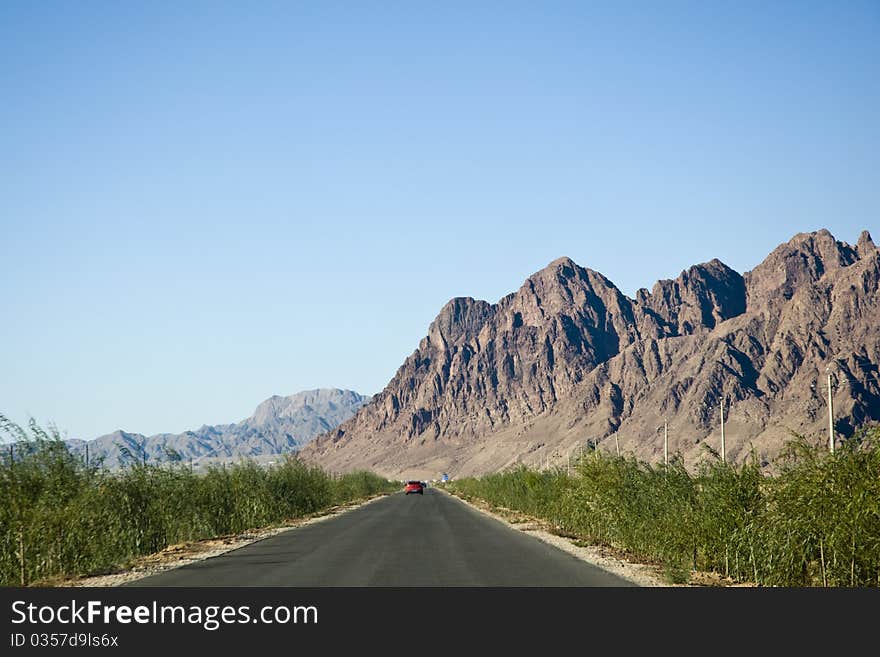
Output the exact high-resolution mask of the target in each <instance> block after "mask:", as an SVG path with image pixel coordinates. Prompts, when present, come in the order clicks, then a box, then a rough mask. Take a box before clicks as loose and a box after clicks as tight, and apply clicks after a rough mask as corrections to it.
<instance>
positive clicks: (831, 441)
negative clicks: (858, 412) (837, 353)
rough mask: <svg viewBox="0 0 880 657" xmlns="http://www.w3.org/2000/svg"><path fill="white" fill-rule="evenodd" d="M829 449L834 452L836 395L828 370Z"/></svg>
mask: <svg viewBox="0 0 880 657" xmlns="http://www.w3.org/2000/svg"><path fill="white" fill-rule="evenodd" d="M828 449H829V450H831V453H832V454H834V397H833V396H832V394H831V372H828Z"/></svg>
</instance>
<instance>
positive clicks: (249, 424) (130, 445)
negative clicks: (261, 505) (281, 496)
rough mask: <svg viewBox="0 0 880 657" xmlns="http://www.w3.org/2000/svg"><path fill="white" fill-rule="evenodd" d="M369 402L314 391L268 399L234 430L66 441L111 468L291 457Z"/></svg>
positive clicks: (227, 427)
mask: <svg viewBox="0 0 880 657" xmlns="http://www.w3.org/2000/svg"><path fill="white" fill-rule="evenodd" d="M369 400H370V397H368V396H364V395H360V394H358V393H356V392H354V391H352V390H338V389H334V388H330V389H318V390H307V391H304V392H299V393H297V394H295V395H290V396H287V397H280V396H277V395H275V396H272V397H270V398H269V399H267V400H265V401H264V402H262V403H261V404H260V405H259V406H257V408H256V410H255V411H254V413H253V415H251V416H250V417H248V418H246V419H244V420H242V421H241V422H238V423H234V424H218V425H203V426H202V427H201V428H199V429H196V430H194V431H184V432H183V433H179V434H171V433H160V434H156V435H153V436H144V435H143V434H139V433H129V432H127V431H122V430H118V431H114V432H113V433H110V434H107V435H104V436H100V437H99V438H95V439H94V440H90V441H82V440H71V441H68V445H69V446H70V448H71V451H73V452H74V453H79V454H83V455H84V454H85V449H86V445H88V451H89V460H90V461H95V460H96V459H103V462H104V465H105V466H106V467H108V468H111V469H112V468H116V467H120V466H122V465H125V464H126V463H127V462H129V461H131V460H133V459H137V460H146V461H147V462H148V463H164V462H167V461H169V460H183V461H189V460H190V459H192V460H193V461H194V462H195V463H197V464H208V463H211V462H222V461H225V460H236V459H239V458H255V459H258V460H259V458H260V457H268V456H272V455H278V454H284V453H291V452H296V451H297V450H298V449H300V448H301V447H302V446H303V445H304V444H306V443H307V442H308V441H310V440H312V439H313V438H314V437H315V436H317V435H318V434H321V433H324V432H326V431H328V430H330V429H332V428H334V427H336V426H337V425H338V424H340V423H341V422H343V421H345V420H347V419H348V418H350V417H351V416H352V415H354V413H355V412H356V411H357V410H358V409H359V408H360V407H361V406H363V405H364V404H365V403H367V402H368V401H369Z"/></svg>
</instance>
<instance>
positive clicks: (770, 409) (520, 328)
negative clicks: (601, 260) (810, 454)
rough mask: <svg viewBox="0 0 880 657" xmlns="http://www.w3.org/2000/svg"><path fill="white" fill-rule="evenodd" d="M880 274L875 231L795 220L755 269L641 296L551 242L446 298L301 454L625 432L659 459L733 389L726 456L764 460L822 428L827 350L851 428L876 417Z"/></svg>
mask: <svg viewBox="0 0 880 657" xmlns="http://www.w3.org/2000/svg"><path fill="white" fill-rule="evenodd" d="M878 283H880V259H878V251H877V247H876V246H875V245H874V243H873V240H872V239H871V236H870V233H868V232H867V231H863V232H862V234H861V235H860V237H859V240H858V243H857V244H856V246H850V245H849V244H847V243H845V242H839V241H837V240H836V239H835V238H834V236H833V235H831V233H830V232H829V231H827V230H825V229H822V230H819V231H814V232H811V233H798V234H796V235H795V236H794V237H792V238H791V239H790V240H789V241H788V242H786V243H783V244H781V245H779V246H778V247H777V248H776V249H774V250H773V251H772V252H771V253H770V254H769V255H768V256H767V257H766V258H765V259H764V261H762V262H761V263H760V264H759V265H757V266H756V267H755V268H753V269H752V270H750V271H748V272H745V273H744V274H739V273H738V272H736V271H734V270H733V269H732V268H730V267H728V266H727V265H725V264H724V263H723V262H721V261H720V260H718V259H712V260H710V261H708V262H706V263H700V264H698V265H694V266H692V267H689V268H688V269H685V270H683V271H682V272H681V274H680V275H679V276H678V277H676V278H675V279H666V280H660V281H657V283H655V285H654V286H653V288H652V290H651V291H650V292H648V290H647V289H644V288H643V289H640V290H639V291H637V293H636V295H635V298H633V299H630V298H629V297H627V296H626V295H624V294H623V293H622V292H621V291H620V290H619V289H618V288H617V287H616V286H615V285H614V284H613V283H612V282H611V281H609V280H608V279H607V278H606V277H604V276H603V275H602V274H600V273H599V272H595V271H593V270H591V269H588V268H585V267H581V266H580V265H577V264H576V263H575V262H574V261H573V260H572V259H571V258H569V257H561V258H557V259H556V260H554V261H552V262H551V263H550V264H549V265H547V267H545V268H543V269H541V270H540V271H538V272H535V273H534V274H532V275H531V276H529V277H528V278H527V279H526V281H525V282H524V283H523V284H522V285H521V286H520V288H519V289H518V290H516V291H515V292H512V293H510V294H508V295H506V296H504V297H502V298H501V299H500V300H499V301H498V302H497V303H495V304H490V303H488V302H486V301H481V300H475V299H473V298H471V297H457V298H454V299H452V300H450V301H449V302H448V303H447V304H445V305H444V306H443V308H442V309H441V310H440V312H439V314H438V316H437V318H436V319H435V320H434V321H433V322H432V323H431V324H430V326H429V328H428V334H427V335H426V336H425V337H424V338H423V339H422V340H421V341H420V343H419V345H418V347H417V348H416V350H415V351H414V352H413V353H412V354H411V355H410V356H409V357H407V358H406V359H405V361H404V363H403V364H402V365H401V366H400V368H399V369H398V371H397V373H396V374H395V376H394V378H393V379H392V380H391V381H390V382H389V384H388V385H387V386H386V388H385V389H384V390H383V391H382V392H381V393H379V394H377V395H375V397H374V398H373V400H372V402H371V403H369V404H367V405H365V406H364V407H363V408H362V409H360V411H359V412H358V413H357V414H356V415H355V416H354V417H352V418H351V419H349V420H347V421H346V422H344V423H342V424H341V425H340V426H339V427H337V428H335V429H333V430H331V431H329V432H327V433H325V434H323V435H321V436H319V437H318V438H317V439H316V440H315V441H314V442H312V443H311V444H310V445H309V446H307V447H305V448H304V449H303V451H302V455H303V457H305V458H308V459H311V460H314V461H315V462H316V463H319V464H322V465H325V466H327V467H332V468H333V469H337V470H344V469H348V468H354V467H371V468H374V469H376V470H377V471H379V472H381V473H384V474H388V475H403V476H409V475H411V474H412V475H419V476H436V474H437V473H438V472H445V471H448V470H457V471H458V473H459V474H482V473H484V472H487V471H490V470H493V469H498V468H501V467H506V466H508V465H511V464H514V463H516V462H526V463H542V462H543V463H546V462H548V461H551V462H553V461H554V459H555V461H557V462H560V463H561V462H563V461H564V460H565V457H566V456H567V455H570V454H571V453H572V452H573V451H575V450H576V449H578V448H581V447H583V445H584V444H585V442H586V440H591V441H593V442H598V443H599V444H600V445H601V446H602V447H603V448H604V449H614V447H612V445H614V444H615V441H614V439H613V438H612V437H616V439H617V441H618V442H619V443H620V444H621V446H622V447H623V448H624V450H625V452H626V453H628V454H634V455H637V456H639V457H641V458H646V459H649V460H656V458H657V455H658V452H659V451H660V450H662V447H660V446H659V445H660V443H659V441H658V440H657V439H656V427H657V426H658V424H662V423H663V420H664V418H665V419H666V420H667V421H669V422H670V425H671V426H673V427H674V429H675V431H674V435H671V436H670V439H671V440H673V449H674V451H677V452H680V453H681V455H682V457H683V458H684V459H685V461H686V462H687V463H691V464H693V463H695V462H696V461H697V460H698V459H699V458H700V457H701V456H702V455H705V453H706V446H707V445H708V446H710V447H712V446H713V445H714V444H715V443H716V442H717V436H716V433H717V420H718V418H717V415H718V405H719V403H720V400H721V399H724V401H725V409H726V415H727V423H726V425H725V426H726V429H727V431H726V433H727V434H728V435H729V437H728V440H727V445H728V457H729V458H732V459H734V460H736V459H742V458H744V457H745V455H746V454H747V453H748V452H749V450H751V449H754V450H755V451H756V454H757V456H758V458H760V459H761V460H762V461H767V460H769V459H770V458H771V457H772V456H773V455H775V454H776V453H778V451H779V449H780V448H781V446H782V443H783V442H784V440H785V439H786V438H787V437H788V436H789V434H788V430H789V429H792V430H796V431H803V432H807V433H811V432H812V433H815V432H817V431H820V430H821V427H822V417H821V415H822V410H823V409H822V404H823V402H822V396H821V393H819V394H817V393H816V385H817V383H818V384H821V381H820V378H821V377H820V372H819V370H820V369H822V368H824V366H825V365H826V364H827V362H826V361H829V359H832V358H834V359H837V360H835V361H834V362H836V363H839V364H838V366H837V367H838V368H839V369H840V374H839V376H840V377H842V378H847V379H851V380H853V381H855V382H856V383H857V385H855V386H842V387H838V388H835V390H834V395H835V408H836V409H839V411H840V412H839V416H840V418H841V420H840V423H839V425H840V426H839V427H838V430H839V431H840V433H841V435H844V436H845V435H851V434H852V431H853V430H854V429H855V426H857V425H859V424H862V423H864V422H866V421H869V420H878V419H880V389H878V388H877V385H876V383H872V375H874V376H875V375H876V373H877V363H878V362H880V335H878V332H877V331H876V330H873V331H872V330H871V327H872V326H873V324H872V323H871V322H872V321H875V322H876V320H872V318H875V317H880V299H878V292H877V289H878ZM811 384H812V385H813V388H812V389H811V388H810V385H811ZM850 393H852V394H850ZM846 417H850V418H852V420H851V421H849V420H845V419H844V418H846ZM847 422H849V425H847ZM609 438H612V440H611V441H610V443H609V442H608V439H609ZM560 455H561V456H560Z"/></svg>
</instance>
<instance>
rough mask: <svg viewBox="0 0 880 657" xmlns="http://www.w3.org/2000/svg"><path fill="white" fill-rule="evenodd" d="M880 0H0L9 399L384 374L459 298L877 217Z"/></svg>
mask: <svg viewBox="0 0 880 657" xmlns="http://www.w3.org/2000/svg"><path fill="white" fill-rule="evenodd" d="M878 117H880V4H878V3H877V2H876V1H868V2H857V1H844V2H833V3H828V2H808V1H801V2H773V3H765V2H736V3H733V2H675V1H670V2H662V3H657V2H647V1H646V2H623V3H619V2H608V3H601V2H571V3H568V2H541V3H534V2H528V3H526V2H497V3H492V2H474V1H469V2H461V3H459V2H453V1H450V2H442V3H417V2H401V3H395V2H388V1H387V0H384V1H382V2H375V3H373V2H332V1H327V0H322V1H320V2H296V3H292V2H278V3H274V2H256V1H255V2H248V3H234V2H228V3H227V2H223V3H221V2H203V3H202V2H151V3H116V2H97V1H90V2H58V1H51V2H43V3H34V2H18V1H16V0H6V1H4V2H3V3H0V231H2V232H0V249H2V258H0V294H2V310H0V413H3V414H5V415H6V416H7V417H9V418H11V419H12V420H13V421H16V422H18V423H24V422H26V421H27V419H28V418H29V417H34V418H35V419H36V420H37V422H38V423H40V424H41V425H47V424H49V423H54V424H55V425H57V427H58V428H59V429H60V430H61V431H62V432H63V433H65V434H66V435H67V436H68V437H70V438H93V437H96V436H98V435H101V434H105V433H109V432H111V431H114V430H116V429H120V428H121V429H125V430H127V431H135V432H140V433H144V434H148V435H149V434H152V433H157V432H165V431H168V432H180V431H183V430H186V429H192V428H195V427H198V426H201V425H202V424H215V423H224V422H233V421H238V420H240V419H243V418H245V417H247V416H248V415H250V414H251V413H252V412H253V410H254V408H255V407H256V405H257V404H258V403H259V402H260V401H262V400H263V399H265V398H266V397H269V396H270V395H273V394H279V395H286V394H291V393H294V392H297V391H299V390H304V389H311V388H317V387H338V388H349V389H353V390H357V391H359V392H361V393H364V394H372V393H376V392H379V391H381V390H382V389H383V388H384V386H385V385H386V384H387V383H388V381H389V380H390V379H391V378H392V377H393V376H394V373H395V372H396V370H397V368H398V367H399V366H400V364H401V363H402V362H403V360H404V359H405V358H406V357H407V356H408V355H409V354H410V353H412V352H413V350H414V349H415V348H416V347H417V345H418V342H419V340H420V339H421V338H422V337H423V336H424V335H425V334H426V332H427V327H428V325H429V324H430V322H431V321H432V320H433V318H434V317H435V316H436V314H437V312H438V311H439V309H440V308H441V307H442V306H443V304H444V303H446V302H447V301H448V300H449V299H451V298H452V297H456V296H471V297H475V298H481V299H486V300H488V301H491V302H495V301H497V300H498V299H499V298H501V297H502V296H504V295H506V294H508V293H510V292H513V291H515V290H516V289H518V288H519V287H520V286H521V285H522V283H523V281H524V280H525V279H526V278H527V277H528V276H529V275H531V274H532V273H534V272H535V271H538V270H540V269H541V268H543V267H544V266H546V265H547V264H548V263H549V262H550V261H552V260H554V259H555V258H557V257H560V256H563V255H566V256H569V257H571V258H572V259H574V260H575V261H576V262H577V263H579V264H581V265H583V266H586V267H590V268H592V269H595V270H597V271H600V272H602V273H603V274H604V275H606V276H607V277H608V278H610V279H611V280H612V281H613V282H614V283H616V284H617V286H618V287H619V288H620V289H621V290H622V291H623V292H624V293H625V294H627V295H630V296H633V295H634V294H635V291H636V290H637V289H638V288H640V287H647V288H650V287H651V286H652V285H653V284H654V282H655V281H656V280H658V279H661V278H672V277H675V276H677V275H678V274H679V273H680V272H681V271H682V270H684V269H686V268H687V267H689V266H691V265H693V264H697V263H699V262H705V261H707V260H710V259H712V258H716V257H717V258H720V259H721V260H722V261H724V262H725V263H727V264H728V265H730V266H731V267H733V268H734V269H736V270H738V271H740V272H744V271H747V270H749V269H751V268H753V267H754V266H756V265H757V264H758V263H759V262H760V261H761V260H762V259H763V258H764V257H765V256H766V255H767V254H768V253H769V252H770V251H771V250H773V248H775V247H776V246H777V245H778V244H780V243H782V242H785V241H787V240H788V239H790V238H791V237H792V236H793V235H794V234H796V233H798V232H804V231H812V230H818V229H820V228H827V229H829V230H830V231H831V232H832V233H833V234H834V235H835V236H836V237H837V238H838V239H840V240H843V241H846V242H849V243H850V244H853V243H855V241H856V240H857V239H858V236H859V233H860V231H861V230H863V229H868V230H871V231H872V232H873V233H874V236H875V238H880V121H878Z"/></svg>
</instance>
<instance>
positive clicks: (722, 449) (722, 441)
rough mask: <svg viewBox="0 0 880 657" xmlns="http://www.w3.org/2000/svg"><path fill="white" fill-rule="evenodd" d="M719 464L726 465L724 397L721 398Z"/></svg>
mask: <svg viewBox="0 0 880 657" xmlns="http://www.w3.org/2000/svg"><path fill="white" fill-rule="evenodd" d="M721 462H722V463H727V455H726V453H725V449H724V397H722V398H721Z"/></svg>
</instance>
